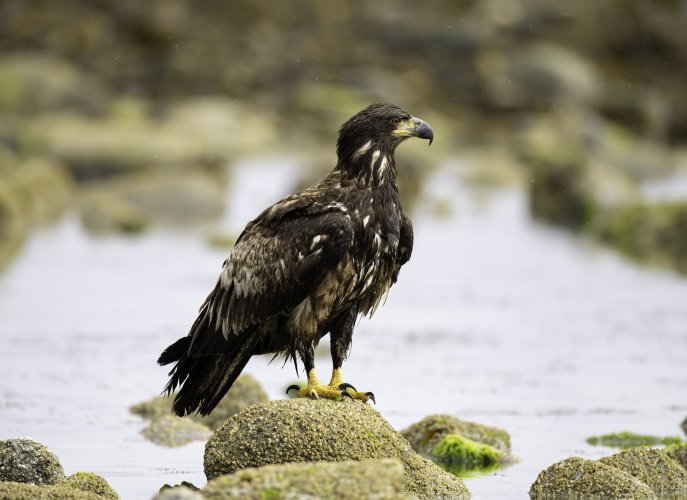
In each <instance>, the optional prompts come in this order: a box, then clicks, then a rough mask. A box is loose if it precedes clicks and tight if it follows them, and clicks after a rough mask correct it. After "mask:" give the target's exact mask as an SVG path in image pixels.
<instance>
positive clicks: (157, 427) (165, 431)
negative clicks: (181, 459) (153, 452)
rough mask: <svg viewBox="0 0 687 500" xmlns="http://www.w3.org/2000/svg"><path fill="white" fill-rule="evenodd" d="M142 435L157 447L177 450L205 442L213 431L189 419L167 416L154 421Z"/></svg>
mask: <svg viewBox="0 0 687 500" xmlns="http://www.w3.org/2000/svg"><path fill="white" fill-rule="evenodd" d="M141 434H142V435H143V437H145V438H146V439H148V440H149V441H152V442H153V443H155V444H157V445H160V446H167V447H169V448H175V447H177V446H183V445H185V444H188V443H190V442H192V441H205V440H206V439H208V438H209V437H210V435H211V434H212V431H211V430H210V429H209V428H208V427H207V426H205V425H203V424H199V423H198V422H194V421H193V420H190V419H188V418H182V417H176V416H174V415H165V416H164V417H160V418H156V419H155V420H152V421H151V422H150V423H149V424H148V425H147V426H146V427H145V428H144V429H143V430H142V431H141Z"/></svg>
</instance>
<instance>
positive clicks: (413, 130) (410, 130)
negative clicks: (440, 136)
mask: <svg viewBox="0 0 687 500" xmlns="http://www.w3.org/2000/svg"><path fill="white" fill-rule="evenodd" d="M394 134H396V135H400V136H401V137H418V138H420V139H429V144H430V146H431V145H432V141H433V140H434V131H433V130H432V127H430V126H429V124H428V123H427V122H426V121H423V120H420V119H419V118H415V117H412V118H411V119H410V120H408V121H406V122H404V123H403V124H402V125H401V126H400V127H398V128H397V129H396V130H394Z"/></svg>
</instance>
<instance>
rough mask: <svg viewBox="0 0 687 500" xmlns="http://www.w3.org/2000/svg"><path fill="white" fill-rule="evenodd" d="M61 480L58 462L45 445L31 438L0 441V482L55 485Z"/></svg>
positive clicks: (61, 470) (62, 474)
mask: <svg viewBox="0 0 687 500" xmlns="http://www.w3.org/2000/svg"><path fill="white" fill-rule="evenodd" d="M63 479H64V469H62V464H60V460H59V459H58V458H57V455H55V454H54V453H53V452H52V451H50V450H49V449H48V448H47V447H46V446H45V445H43V444H41V443H39V442H38V441H34V440H33V439H31V438H15V439H5V440H0V481H14V482H19V483H33V484H56V483H59V482H60V481H62V480H63Z"/></svg>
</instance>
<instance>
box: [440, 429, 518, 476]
mask: <svg viewBox="0 0 687 500" xmlns="http://www.w3.org/2000/svg"><path fill="white" fill-rule="evenodd" d="M431 457H432V458H433V459H434V460H436V461H439V462H443V463H446V464H449V465H454V466H462V467H465V468H466V469H467V468H470V467H472V468H476V467H490V466H493V465H496V464H498V463H500V462H502V461H503V460H504V458H505V454H504V453H503V452H502V451H499V450H497V449H496V448H494V447H492V446H489V445H488V444H483V443H478V442H475V441H473V440H472V439H468V438H466V437H463V436H459V435H457V434H448V435H447V436H446V437H444V439H442V440H441V441H440V442H439V444H437V445H436V446H435V447H434V449H432V452H431Z"/></svg>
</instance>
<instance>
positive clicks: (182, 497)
mask: <svg viewBox="0 0 687 500" xmlns="http://www.w3.org/2000/svg"><path fill="white" fill-rule="evenodd" d="M186 484H188V485H189V486H186ZM199 491H200V490H199V489H198V488H196V487H195V486H193V485H192V484H191V483H186V481H182V483H181V484H180V485H176V486H169V485H165V486H163V487H162V488H160V492H159V493H158V494H157V495H155V496H154V497H153V500H202V499H203V498H205V497H203V495H201V494H200V492H199Z"/></svg>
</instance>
